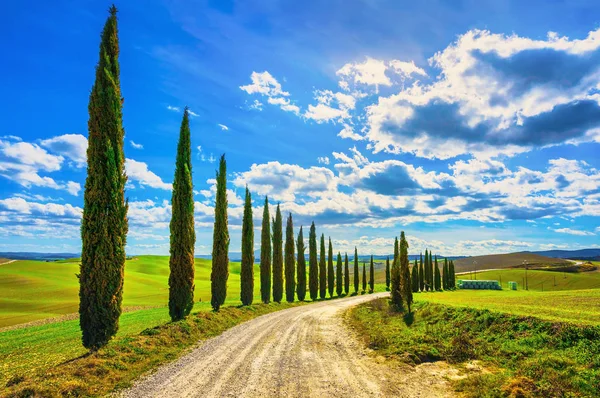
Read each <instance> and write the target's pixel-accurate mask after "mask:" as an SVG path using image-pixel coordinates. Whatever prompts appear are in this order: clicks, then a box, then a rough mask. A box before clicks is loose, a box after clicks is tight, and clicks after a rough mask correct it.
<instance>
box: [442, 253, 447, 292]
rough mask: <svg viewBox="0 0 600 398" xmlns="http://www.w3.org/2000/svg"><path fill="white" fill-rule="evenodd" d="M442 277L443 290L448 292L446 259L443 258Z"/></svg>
mask: <svg viewBox="0 0 600 398" xmlns="http://www.w3.org/2000/svg"><path fill="white" fill-rule="evenodd" d="M443 272H444V275H442V287H443V288H444V290H448V259H447V258H444V268H443Z"/></svg>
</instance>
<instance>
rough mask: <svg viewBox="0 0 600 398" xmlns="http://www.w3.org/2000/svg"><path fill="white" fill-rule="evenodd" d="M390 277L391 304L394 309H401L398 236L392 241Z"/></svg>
mask: <svg viewBox="0 0 600 398" xmlns="http://www.w3.org/2000/svg"><path fill="white" fill-rule="evenodd" d="M390 279H391V283H390V291H391V295H390V297H391V300H392V305H393V306H394V307H395V308H396V310H400V309H402V292H401V290H400V247H399V246H398V238H396V240H395V241H394V261H393V262H392V272H391V278H390Z"/></svg>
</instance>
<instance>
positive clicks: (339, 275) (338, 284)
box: [335, 252, 344, 297]
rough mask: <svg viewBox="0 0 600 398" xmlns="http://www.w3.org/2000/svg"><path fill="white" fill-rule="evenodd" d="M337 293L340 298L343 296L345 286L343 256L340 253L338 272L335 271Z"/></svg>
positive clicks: (337, 265)
mask: <svg viewBox="0 0 600 398" xmlns="http://www.w3.org/2000/svg"><path fill="white" fill-rule="evenodd" d="M335 271H336V272H335V292H336V293H337V295H338V297H339V296H341V295H342V293H343V292H344V285H343V283H342V282H343V281H342V254H341V253H340V252H338V257H337V264H336V270H335Z"/></svg>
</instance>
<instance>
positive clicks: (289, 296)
mask: <svg viewBox="0 0 600 398" xmlns="http://www.w3.org/2000/svg"><path fill="white" fill-rule="evenodd" d="M294 257H295V255H294V225H293V222H292V213H290V215H289V217H288V219H287V224H286V226H285V299H286V300H287V302H288V303H292V302H294V294H295V293H296V280H295V278H296V275H295V274H296V263H295V261H296V259H295V258H294Z"/></svg>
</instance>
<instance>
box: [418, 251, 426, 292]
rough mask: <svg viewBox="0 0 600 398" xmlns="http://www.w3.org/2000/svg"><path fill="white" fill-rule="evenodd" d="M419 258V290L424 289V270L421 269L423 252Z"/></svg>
mask: <svg viewBox="0 0 600 398" xmlns="http://www.w3.org/2000/svg"><path fill="white" fill-rule="evenodd" d="M420 257H421V259H420V260H419V290H420V291H422V292H424V291H425V271H424V269H423V253H421V256H420Z"/></svg>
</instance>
